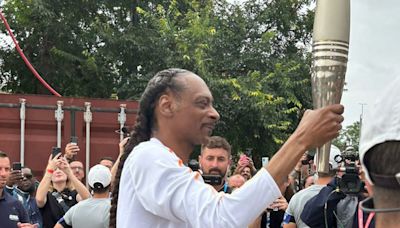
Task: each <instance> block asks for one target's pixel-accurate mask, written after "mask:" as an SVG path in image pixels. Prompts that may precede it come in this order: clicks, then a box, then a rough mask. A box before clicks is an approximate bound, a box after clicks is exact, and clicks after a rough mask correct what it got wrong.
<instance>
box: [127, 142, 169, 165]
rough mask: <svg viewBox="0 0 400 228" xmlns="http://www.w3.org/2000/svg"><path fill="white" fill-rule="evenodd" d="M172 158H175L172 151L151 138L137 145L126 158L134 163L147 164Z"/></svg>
mask: <svg viewBox="0 0 400 228" xmlns="http://www.w3.org/2000/svg"><path fill="white" fill-rule="evenodd" d="M172 158H176V156H175V155H174V153H173V151H172V150H171V149H169V148H168V147H166V146H165V145H163V144H162V143H161V142H160V141H159V140H157V139H155V138H152V139H150V140H149V141H145V142H142V143H140V144H139V145H137V146H136V147H135V148H134V149H133V151H132V152H131V154H130V155H129V157H128V160H133V161H135V164H136V165H144V166H147V165H150V164H151V163H153V162H154V161H156V160H163V161H165V160H169V159H172ZM127 163H129V162H127ZM148 163H150V164H148Z"/></svg>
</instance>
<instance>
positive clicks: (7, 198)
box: [0, 191, 22, 207]
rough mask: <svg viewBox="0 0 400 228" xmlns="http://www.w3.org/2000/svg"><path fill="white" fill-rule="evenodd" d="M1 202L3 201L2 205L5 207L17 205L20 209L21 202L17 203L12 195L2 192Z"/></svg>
mask: <svg viewBox="0 0 400 228" xmlns="http://www.w3.org/2000/svg"><path fill="white" fill-rule="evenodd" d="M1 201H4V202H3V203H5V204H7V205H18V206H21V207H22V204H21V202H19V201H18V200H17V199H16V198H15V197H14V196H13V195H11V194H10V193H8V192H7V191H3V200H1ZM1 201H0V202H1Z"/></svg>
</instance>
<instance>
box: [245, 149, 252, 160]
mask: <svg viewBox="0 0 400 228" xmlns="http://www.w3.org/2000/svg"><path fill="white" fill-rule="evenodd" d="M251 151H252V149H251V148H246V150H245V151H244V154H245V155H246V156H247V157H249V158H251Z"/></svg>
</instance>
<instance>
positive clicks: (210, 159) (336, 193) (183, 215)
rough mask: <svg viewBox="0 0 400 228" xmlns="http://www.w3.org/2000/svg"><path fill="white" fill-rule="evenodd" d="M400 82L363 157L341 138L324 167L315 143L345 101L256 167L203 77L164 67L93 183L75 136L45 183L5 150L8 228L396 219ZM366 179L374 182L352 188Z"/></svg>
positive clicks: (372, 126)
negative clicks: (351, 156)
mask: <svg viewBox="0 0 400 228" xmlns="http://www.w3.org/2000/svg"><path fill="white" fill-rule="evenodd" d="M396 85H397V86H400V81H397V82H396V83H394V85H393V86H392V88H391V89H389V90H388V91H387V94H385V95H384V97H383V98H382V99H381V100H380V102H378V103H377V106H376V107H374V111H373V112H372V114H371V117H370V118H371V119H370V121H368V118H366V119H365V125H364V126H363V129H362V137H361V143H360V160H358V159H356V160H355V161H347V160H346V159H341V160H340V159H338V157H339V158H342V156H341V151H340V150H339V149H338V148H337V147H335V146H333V145H332V147H331V152H330V158H329V165H330V171H329V172H328V173H322V172H318V173H317V172H315V170H316V169H315V168H316V165H317V164H316V162H315V161H317V160H318V159H317V158H315V159H314V158H313V157H312V156H310V154H311V152H310V151H311V150H312V149H314V148H317V147H319V146H321V145H323V144H324V143H326V142H328V141H329V140H331V139H333V138H334V137H336V136H337V135H338V131H339V130H340V129H341V122H342V121H343V117H342V116H341V114H342V113H343V107H342V106H341V105H331V106H328V107H326V108H323V109H318V110H313V111H311V110H310V111H307V112H306V113H305V114H304V117H303V119H302V120H301V121H300V123H299V126H298V127H297V129H296V130H295V132H294V133H293V134H292V135H291V136H290V137H289V139H288V140H287V141H286V143H285V144H284V145H283V146H282V147H281V149H280V150H279V151H277V152H276V153H275V155H274V156H273V158H272V159H271V161H270V162H269V164H268V165H266V166H265V167H261V168H260V169H259V170H257V169H256V168H255V166H254V163H253V160H252V158H251V157H250V156H248V155H246V154H241V155H240V156H239V157H238V159H237V161H236V162H234V159H233V157H232V154H231V153H232V148H231V145H230V144H229V142H228V141H227V140H226V139H225V138H223V137H220V136H211V134H212V131H213V129H214V127H215V125H216V123H217V121H218V120H219V114H218V112H217V111H216V110H215V109H214V107H213V97H212V94H211V92H210V90H209V89H208V87H207V85H206V84H205V82H204V81H203V80H202V79H201V78H200V77H199V76H197V75H196V74H194V73H192V72H190V71H187V70H182V69H168V70H164V71H161V72H159V73H157V74H156V75H155V76H154V77H153V79H151V80H150V82H149V83H148V86H147V87H146V90H145V91H144V93H143V95H142V97H141V100H140V103H139V104H140V107H139V112H138V117H137V121H136V124H135V126H134V127H133V131H132V133H131V135H130V137H129V138H125V139H124V140H122V141H121V142H120V144H119V151H120V152H119V156H118V158H116V159H115V160H114V159H113V158H110V157H105V158H102V159H101V160H100V161H99V162H98V164H97V165H95V166H93V167H92V168H91V169H90V171H89V173H88V174H87V178H86V181H87V184H88V186H89V187H88V188H87V187H86V186H85V173H84V169H83V167H84V166H83V163H82V162H80V161H77V160H76V159H75V157H76V155H77V153H79V147H78V146H77V145H76V144H74V143H69V144H67V145H66V147H65V152H64V153H63V154H61V153H59V154H57V155H50V156H49V159H48V162H47V165H46V166H45V169H44V176H43V178H42V179H41V180H40V182H38V181H37V180H36V178H35V177H34V176H33V174H32V171H31V170H30V169H29V168H28V167H21V168H20V169H19V168H15V167H13V169H12V168H11V164H12V161H10V159H9V158H8V156H7V154H6V153H4V152H0V227H5V228H8V227H10V228H11V227H38V228H39V227H40V228H41V227H44V228H47V227H57V228H61V227H78V228H79V227H89V228H90V227H251V228H255V227H257V228H258V227H262V228H265V227H273V228H275V227H279V228H280V227H284V228H292V227H377V228H381V227H396V225H397V224H399V221H398V220H399V216H398V215H399V213H400V212H399V211H400V209H399V207H400V195H399V194H400V190H399V189H400V170H399V167H400V166H399V165H398V164H399V161H400V153H399V152H398V148H399V145H400V142H399V140H400V130H399V129H400V122H399V120H398V118H397V111H398V110H397V109H399V108H400V103H399V102H398V99H397V98H398V97H400V92H398V89H397V87H396ZM388 97H390V98H392V99H387V98H388ZM375 108H376V109H375ZM378 110H379V111H378ZM382 111H384V112H382ZM388 120H389V121H388ZM390 121H391V122H390ZM389 122H390V123H389ZM196 145H201V152H200V155H199V157H198V170H192V168H190V167H189V165H188V164H189V159H190V155H191V153H192V151H193V149H194V147H195V146H196ZM352 162H353V163H352ZM361 165H362V166H363V167H364V169H361ZM14 168H15V169H14ZM351 168H354V169H351ZM362 170H364V171H362ZM350 171H352V172H353V173H350ZM354 172H355V173H356V175H353V174H354ZM351 175H352V176H351ZM349 176H351V177H352V178H353V179H351V178H349ZM354 177H355V179H354ZM356 180H357V181H359V182H355V181H356ZM356 183H365V186H364V185H361V188H360V189H359V191H354V189H355V188H354V187H353V185H355V184H356ZM349 189H350V190H352V191H350V190H349ZM371 197H373V200H371V199H372V198H371Z"/></svg>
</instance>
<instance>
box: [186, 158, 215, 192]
mask: <svg viewBox="0 0 400 228" xmlns="http://www.w3.org/2000/svg"><path fill="white" fill-rule="evenodd" d="M188 166H189V168H191V169H192V170H193V171H198V172H199V170H200V165H199V162H198V161H196V160H194V159H192V160H190V161H189V163H188ZM200 173H202V172H201V171H200ZM201 177H203V180H204V182H205V183H206V184H209V185H212V186H216V185H217V186H218V185H221V184H222V177H221V176H220V175H213V174H201Z"/></svg>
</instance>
